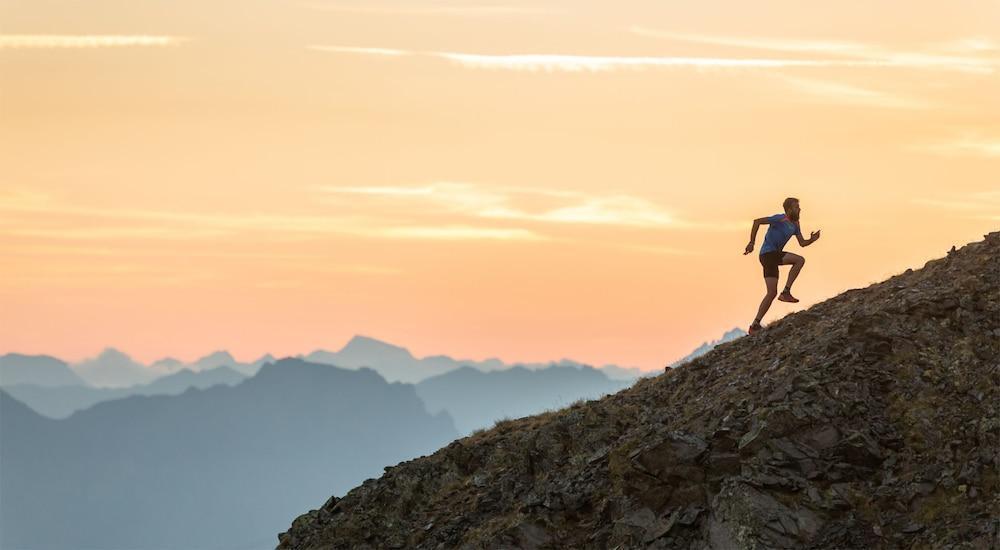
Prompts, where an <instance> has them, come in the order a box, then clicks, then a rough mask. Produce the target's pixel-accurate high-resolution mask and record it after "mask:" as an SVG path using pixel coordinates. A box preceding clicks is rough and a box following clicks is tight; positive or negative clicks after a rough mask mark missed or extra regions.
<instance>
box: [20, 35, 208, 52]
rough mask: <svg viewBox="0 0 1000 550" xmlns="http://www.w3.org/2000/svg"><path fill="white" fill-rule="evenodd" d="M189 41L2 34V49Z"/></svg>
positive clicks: (149, 44) (156, 43) (108, 46)
mask: <svg viewBox="0 0 1000 550" xmlns="http://www.w3.org/2000/svg"><path fill="white" fill-rule="evenodd" d="M189 40H191V39H190V38H187V37H183V36H146V35H136V36H127V35H88V34H80V35H71V34H0V49H8V48H10V49H27V48H114V47H125V46H173V45H177V44H180V43H182V42H187V41H189Z"/></svg>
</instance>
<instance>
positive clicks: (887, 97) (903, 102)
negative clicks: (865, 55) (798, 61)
mask: <svg viewBox="0 0 1000 550" xmlns="http://www.w3.org/2000/svg"><path fill="white" fill-rule="evenodd" d="M781 79H782V80H783V81H784V82H785V83H787V84H788V85H790V86H791V87H792V88H794V89H795V90H797V91H799V92H802V93H803V94H806V95H808V96H811V97H813V98H815V99H817V100H821V101H832V102H835V103H842V104H848V105H859V106H868V107H882V108H891V109H928V108H930V107H931V104H930V103H929V102H927V101H924V100H920V99H914V98H908V97H902V96H899V95H896V94H892V93H889V92H882V91H878V90H872V89H868V88H862V87H859V86H854V85H851V84H844V83H842V82H832V81H827V80H816V79H806V78H795V77H790V76H784V75H783V76H781Z"/></svg>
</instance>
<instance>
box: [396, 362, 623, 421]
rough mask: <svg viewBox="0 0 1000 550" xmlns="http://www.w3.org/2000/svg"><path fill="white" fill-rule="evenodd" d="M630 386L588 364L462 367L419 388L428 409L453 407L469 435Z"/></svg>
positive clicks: (450, 413)
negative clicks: (488, 369) (495, 368)
mask: <svg viewBox="0 0 1000 550" xmlns="http://www.w3.org/2000/svg"><path fill="white" fill-rule="evenodd" d="M628 385H629V382H624V381H619V380H609V379H608V377H607V376H605V375H604V373H603V372H601V371H600V370H597V369H595V368H592V367H586V366H583V367H560V366H551V367H547V368H544V369H538V370H531V369H526V368H524V367H512V368H509V369H505V370H498V371H491V372H483V371H481V370H479V369H475V368H472V367H460V368H458V369H456V370H453V371H450V372H446V373H445V374H440V375H438V376H432V377H430V378H428V379H426V380H424V381H422V382H420V383H418V384H417V385H416V390H417V395H418V396H420V399H421V400H422V401H423V402H424V403H425V404H426V405H427V410H428V411H430V412H431V413H437V412H438V411H442V410H443V411H448V414H449V415H451V417H452V419H453V420H454V421H455V427H456V428H457V429H458V432H459V433H460V434H463V435H465V434H469V433H470V432H472V431H473V430H476V429H481V428H487V427H489V426H492V425H493V423H494V422H495V421H496V420H499V419H502V418H505V417H506V418H518V417H521V416H526V415H529V414H536V413H540V412H543V411H545V410H546V409H556V408H561V407H565V406H567V405H569V404H571V403H572V402H574V401H576V400H578V399H594V398H597V397H600V396H602V395H605V394H608V393H614V392H616V391H618V390H620V389H622V388H624V387H627V386H628Z"/></svg>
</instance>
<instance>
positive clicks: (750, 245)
mask: <svg viewBox="0 0 1000 550" xmlns="http://www.w3.org/2000/svg"><path fill="white" fill-rule="evenodd" d="M751 252H753V241H750V243H749V244H748V245H747V249H746V250H744V251H743V255H744V256H746V255H747V254H749V253H751Z"/></svg>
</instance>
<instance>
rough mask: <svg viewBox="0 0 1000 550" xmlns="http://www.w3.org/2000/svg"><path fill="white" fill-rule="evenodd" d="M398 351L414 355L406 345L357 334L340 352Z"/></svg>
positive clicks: (398, 352) (397, 352)
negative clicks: (402, 345)
mask: <svg viewBox="0 0 1000 550" xmlns="http://www.w3.org/2000/svg"><path fill="white" fill-rule="evenodd" d="M374 352H381V353H386V352H390V353H396V354H404V353H405V354H406V355H407V356H409V357H410V358H412V357H413V355H411V354H410V351H409V350H408V349H406V348H404V347H400V346H397V345H394V344H390V343H388V342H383V341H382V340H377V339H375V338H371V337H369V336H363V335H360V334H358V335H355V336H354V337H353V338H351V339H350V341H348V342H347V344H346V345H345V346H344V347H343V348H342V349H341V350H340V353H374Z"/></svg>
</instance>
